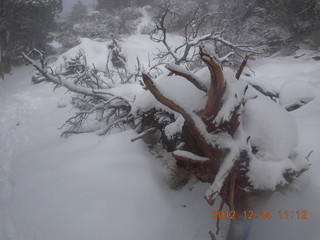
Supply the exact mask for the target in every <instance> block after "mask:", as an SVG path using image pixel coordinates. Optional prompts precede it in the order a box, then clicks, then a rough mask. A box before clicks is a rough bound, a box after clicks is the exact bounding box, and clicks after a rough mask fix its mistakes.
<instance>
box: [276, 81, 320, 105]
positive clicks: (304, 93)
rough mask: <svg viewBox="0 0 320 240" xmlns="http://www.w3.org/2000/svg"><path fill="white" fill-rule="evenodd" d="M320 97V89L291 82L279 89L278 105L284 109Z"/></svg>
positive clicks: (302, 82)
mask: <svg viewBox="0 0 320 240" xmlns="http://www.w3.org/2000/svg"><path fill="white" fill-rule="evenodd" d="M319 96H320V88H319V87H317V86H316V85H315V84H312V83H308V82H304V81H292V82H288V83H286V84H284V85H283V86H282V87H281V88H280V92H279V103H280V105H281V106H283V107H284V108H286V109H290V108H292V107H295V106H301V105H304V104H306V103H308V102H310V101H312V100H314V99H315V98H317V97H319Z"/></svg>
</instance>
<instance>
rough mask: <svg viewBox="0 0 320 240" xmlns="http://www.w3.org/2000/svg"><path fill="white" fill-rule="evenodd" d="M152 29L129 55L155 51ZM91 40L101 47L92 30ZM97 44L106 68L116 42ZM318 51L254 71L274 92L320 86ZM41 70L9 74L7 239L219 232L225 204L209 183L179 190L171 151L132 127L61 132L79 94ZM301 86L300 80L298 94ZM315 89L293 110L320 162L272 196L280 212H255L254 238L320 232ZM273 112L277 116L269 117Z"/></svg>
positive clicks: (0, 224)
mask: <svg viewBox="0 0 320 240" xmlns="http://www.w3.org/2000/svg"><path fill="white" fill-rule="evenodd" d="M146 39H147V37H146V36H143V35H135V36H131V37H129V38H128V39H127V41H125V42H124V43H123V47H124V49H125V50H126V52H127V53H128V56H127V57H128V59H129V60H130V59H132V60H133V61H134V60H135V56H136V55H139V57H140V58H144V59H146V58H145V57H144V56H142V55H145V56H147V52H148V50H149V49H154V48H153V44H154V43H151V42H148V41H147V40H146ZM129 40H130V41H129ZM83 43H84V45H87V46H89V48H90V47H91V45H90V44H88V40H86V39H84V40H83ZM95 46H96V48H95V49H93V50H92V51H90V50H89V52H90V53H93V55H92V56H91V55H90V54H89V55H88V61H89V62H91V61H92V62H95V61H97V62H98V63H95V65H96V66H97V67H98V68H100V67H101V68H103V67H104V66H105V63H104V62H102V61H100V60H101V59H103V58H104V57H105V56H106V55H107V53H106V52H104V51H107V48H106V46H105V45H103V43H101V44H100V45H95ZM84 50H85V51H86V49H84ZM312 54H313V53H311V52H306V54H305V55H304V56H302V57H300V58H292V57H274V58H265V59H260V60H256V61H251V62H250V67H251V68H252V69H253V70H254V71H255V74H251V75H252V76H251V77H250V79H249V80H250V81H252V82H259V83H260V84H261V85H263V86H269V87H270V88H269V89H270V90H272V91H274V92H280V90H281V88H282V86H283V85H284V84H289V83H290V82H292V81H300V82H307V83H308V84H312V86H314V88H315V89H317V91H318V89H319V88H320V62H319V61H315V60H312V56H313V55H312ZM98 55H99V56H98ZM298 55H299V56H300V55H301V54H300V53H299V54H298ZM98 64H100V65H98ZM246 71H248V72H249V70H246ZM31 73H32V68H31V67H20V68H16V69H14V71H13V74H12V75H11V76H6V78H5V80H4V81H2V80H0V123H1V124H0V239H1V240H20V239H21V240H35V239H39V240H40V239H44V240H56V239H59V240H71V239H77V240H82V239H83V240H87V239H93V240H100V239H104V240H105V239H110V240H113V239H137V240H138V239H139V240H146V239H148V240H149V239H152V240H153V239H155V240H156V239H159V240H163V239H168V240H169V239H170V240H171V239H184V240H185V239H190V240H191V239H194V240H201V239H209V235H208V232H209V231H210V230H214V229H215V222H214V221H213V220H212V219H211V216H212V213H211V212H212V211H213V210H217V207H216V206H213V207H211V206H209V205H208V204H207V203H206V201H205V200H204V198H203V197H204V194H205V192H206V190H207V189H208V185H207V184H202V183H197V184H195V185H193V186H192V187H193V188H192V190H190V189H189V188H188V187H185V188H183V189H182V190H179V191H172V190H169V189H168V187H167V185H166V183H165V181H164V178H165V173H164V167H163V165H162V163H161V161H160V160H159V159H155V158H154V157H153V156H152V155H151V154H150V153H149V152H148V149H147V147H146V146H145V145H144V144H143V143H142V141H137V142H134V143H131V141H130V139H131V138H132V137H133V136H135V133H134V131H132V130H127V131H124V132H119V133H113V134H111V135H107V136H105V137H98V136H96V135H94V134H81V135H74V136H71V137H69V138H67V139H66V138H61V137H60V134H61V130H59V127H61V125H62V124H63V123H64V121H65V120H66V119H67V118H68V117H70V116H71V115H72V111H73V110H72V106H71V104H70V95H67V94H65V90H64V89H62V88H59V89H57V90H56V91H55V92H53V91H52V86H50V84H47V83H41V84H38V85H32V84H31V81H30V79H31ZM292 89H293V90H292ZM299 91H300V88H294V87H293V88H291V92H293V94H295V93H299ZM297 95H298V94H297ZM313 99H314V100H312V101H311V102H309V103H308V104H306V105H305V106H303V107H301V108H300V109H298V110H295V111H293V112H291V114H292V116H293V117H294V118H295V120H296V122H297V124H298V128H299V151H300V152H301V153H302V154H304V155H305V156H306V155H308V154H309V152H310V151H311V150H314V152H313V153H312V155H311V156H310V160H311V162H312V165H311V168H310V170H309V171H308V172H306V173H305V174H303V175H302V176H301V178H299V182H297V183H296V184H294V186H293V187H292V191H290V192H289V191H287V192H286V195H284V194H282V193H277V194H274V195H273V196H272V198H271V199H270V201H269V203H268V206H267V209H265V210H271V211H272V213H273V218H272V219H270V220H259V221H255V222H251V223H250V224H249V225H248V227H250V228H251V232H250V234H249V235H250V237H249V239H252V240H253V239H261V240H264V239H294V240H301V239H310V240H316V239H319V237H320V228H319V227H320V209H319V202H320V175H319V173H318V172H319V171H320V161H319V159H320V138H319V133H320V125H319V122H320V109H319V105H320V98H318V95H315V96H314V98H313ZM272 118H277V116H270V119H266V121H272ZM218 202H219V201H217V204H218ZM280 210H282V211H286V210H288V211H289V212H290V213H291V212H292V211H294V212H296V211H302V210H307V211H308V212H309V213H308V215H307V216H308V219H307V220H297V219H291V217H292V216H293V215H290V218H289V219H282V220H281V219H280V217H279V214H278V211H280Z"/></svg>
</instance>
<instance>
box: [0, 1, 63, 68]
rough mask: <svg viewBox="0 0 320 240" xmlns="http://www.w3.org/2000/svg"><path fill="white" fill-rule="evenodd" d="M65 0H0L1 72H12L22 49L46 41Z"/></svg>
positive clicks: (42, 43)
mask: <svg viewBox="0 0 320 240" xmlns="http://www.w3.org/2000/svg"><path fill="white" fill-rule="evenodd" d="M61 11H62V0H1V2H0V19H1V25H0V52H1V61H0V72H2V73H8V72H10V69H11V65H12V64H16V63H18V59H19V58H18V57H19V56H20V53H21V51H26V50H28V49H31V48H33V47H38V48H39V47H41V46H44V45H45V39H46V37H47V34H48V33H49V32H50V31H52V30H53V29H54V27H55V17H56V15H57V14H58V13H59V12H61Z"/></svg>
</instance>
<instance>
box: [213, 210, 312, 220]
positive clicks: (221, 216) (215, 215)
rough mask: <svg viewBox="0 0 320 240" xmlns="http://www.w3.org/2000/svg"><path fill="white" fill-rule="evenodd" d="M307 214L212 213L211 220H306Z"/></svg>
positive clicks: (266, 212)
mask: <svg viewBox="0 0 320 240" xmlns="http://www.w3.org/2000/svg"><path fill="white" fill-rule="evenodd" d="M308 214H309V212H308V211H306V210H298V211H288V210H284V211H283V210H280V211H266V210H260V211H242V212H241V211H212V217H211V218H212V219H230V220H235V219H250V220H253V219H273V218H278V219H293V220H294V219H308Z"/></svg>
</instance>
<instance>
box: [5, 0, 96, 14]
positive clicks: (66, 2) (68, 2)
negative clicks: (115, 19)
mask: <svg viewBox="0 0 320 240" xmlns="http://www.w3.org/2000/svg"><path fill="white" fill-rule="evenodd" d="M0 1H1V0H0ZM77 1H78V0H62V2H63V11H62V14H63V15H65V14H68V13H70V12H71V9H72V6H73V4H75V3H76V2H77ZM81 2H83V3H84V4H86V5H87V6H88V10H90V9H92V5H94V4H96V0H81Z"/></svg>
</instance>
